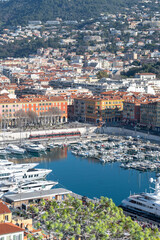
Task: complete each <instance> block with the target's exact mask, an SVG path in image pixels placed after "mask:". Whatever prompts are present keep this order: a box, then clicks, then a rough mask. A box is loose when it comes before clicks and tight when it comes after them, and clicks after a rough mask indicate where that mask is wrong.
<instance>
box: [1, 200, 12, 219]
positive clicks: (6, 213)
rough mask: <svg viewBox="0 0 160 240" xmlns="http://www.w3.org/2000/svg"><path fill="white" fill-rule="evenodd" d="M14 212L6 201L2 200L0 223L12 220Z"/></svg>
mask: <svg viewBox="0 0 160 240" xmlns="http://www.w3.org/2000/svg"><path fill="white" fill-rule="evenodd" d="M11 220H12V213H11V211H10V210H9V208H8V207H7V205H6V203H4V202H2V201H1V202H0V223H3V222H11Z"/></svg>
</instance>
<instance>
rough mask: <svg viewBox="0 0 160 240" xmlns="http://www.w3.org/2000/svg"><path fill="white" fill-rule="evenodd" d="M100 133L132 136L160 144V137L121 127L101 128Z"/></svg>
mask: <svg viewBox="0 0 160 240" xmlns="http://www.w3.org/2000/svg"><path fill="white" fill-rule="evenodd" d="M98 131H99V133H102V134H105V133H106V134H109V135H119V136H132V137H137V136H140V137H141V138H143V139H146V140H150V141H158V142H160V136H156V135H152V134H148V133H143V132H139V131H133V130H129V129H125V128H120V127H101V128H100V129H99V130H98Z"/></svg>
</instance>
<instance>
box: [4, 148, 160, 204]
mask: <svg viewBox="0 0 160 240" xmlns="http://www.w3.org/2000/svg"><path fill="white" fill-rule="evenodd" d="M7 158H8V159H9V160H11V161H13V162H15V163H22V162H24V163H28V162H39V165H38V168H49V169H52V173H51V174H49V175H48V176H47V179H48V180H58V182H59V183H60V184H61V186H60V185H59V186H60V187H62V186H63V187H65V188H67V189H69V190H71V191H73V192H76V193H79V194H81V195H86V196H88V197H91V198H93V197H100V196H108V197H110V198H112V199H113V200H114V202H115V203H116V204H117V205H118V204H120V202H121V201H122V199H124V198H126V197H127V196H128V195H129V194H130V193H139V192H144V191H145V190H146V189H147V191H149V178H150V177H155V173H154V172H142V173H141V172H138V171H136V170H133V169H130V170H125V169H122V168H120V164H119V163H106V164H102V163H101V162H99V161H98V160H96V159H92V158H89V159H86V158H82V157H79V156H75V155H73V154H72V153H71V151H70V149H69V148H67V147H63V148H59V147H57V148H54V149H51V151H48V152H47V153H41V154H25V156H24V157H21V156H13V155H8V157H7Z"/></svg>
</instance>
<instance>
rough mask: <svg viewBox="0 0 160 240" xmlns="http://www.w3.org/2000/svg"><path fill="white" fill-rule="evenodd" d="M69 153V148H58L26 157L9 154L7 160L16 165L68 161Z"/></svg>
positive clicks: (27, 154)
mask: <svg viewBox="0 0 160 240" xmlns="http://www.w3.org/2000/svg"><path fill="white" fill-rule="evenodd" d="M67 151H68V149H67V147H63V148H58V147H57V148H54V149H51V150H50V151H47V152H41V153H26V154H25V155H16V154H9V155H8V156H7V159H8V160H10V161H13V162H14V163H28V162H51V161H58V160H63V159H67Z"/></svg>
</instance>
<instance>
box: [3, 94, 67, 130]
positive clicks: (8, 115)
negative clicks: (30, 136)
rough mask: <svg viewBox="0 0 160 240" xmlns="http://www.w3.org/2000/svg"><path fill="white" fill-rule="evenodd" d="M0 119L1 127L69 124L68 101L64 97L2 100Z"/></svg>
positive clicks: (31, 97)
mask: <svg viewBox="0 0 160 240" xmlns="http://www.w3.org/2000/svg"><path fill="white" fill-rule="evenodd" d="M0 117H1V118H0V119H1V127H8V126H11V127H12V126H17V125H20V124H21V126H25V125H27V124H29V123H34V124H35V123H39V124H41V125H45V124H55V123H62V122H67V100H65V99H64V98H62V97H47V96H36V97H35V96H30V97H24V98H19V99H9V98H2V99H0Z"/></svg>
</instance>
